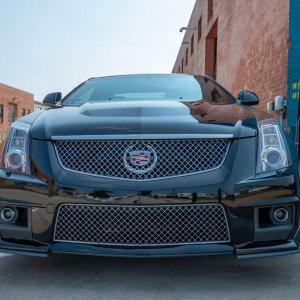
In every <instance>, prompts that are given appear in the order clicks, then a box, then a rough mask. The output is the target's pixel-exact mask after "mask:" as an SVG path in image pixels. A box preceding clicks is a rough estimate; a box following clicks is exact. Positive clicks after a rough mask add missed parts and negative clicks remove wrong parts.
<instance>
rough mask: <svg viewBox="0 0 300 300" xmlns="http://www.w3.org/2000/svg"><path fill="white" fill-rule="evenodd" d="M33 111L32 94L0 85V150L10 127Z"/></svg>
mask: <svg viewBox="0 0 300 300" xmlns="http://www.w3.org/2000/svg"><path fill="white" fill-rule="evenodd" d="M33 110H34V105H33V94H30V93H27V92H24V91H22V90H19V89H16V88H13V87H10V86H8V85H5V84H2V83H0V150H1V148H2V146H3V142H4V140H5V139H6V136H7V133H8V130H9V127H10V125H11V124H12V123H13V122H14V121H15V120H17V119H18V118H20V117H22V116H25V115H27V114H30V113H32V112H33Z"/></svg>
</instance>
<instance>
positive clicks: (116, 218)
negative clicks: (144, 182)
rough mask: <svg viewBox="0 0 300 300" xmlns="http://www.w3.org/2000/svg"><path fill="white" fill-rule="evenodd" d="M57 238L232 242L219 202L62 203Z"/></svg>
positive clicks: (114, 241) (113, 242)
mask: <svg viewBox="0 0 300 300" xmlns="http://www.w3.org/2000/svg"><path fill="white" fill-rule="evenodd" d="M54 240H55V241H63V242H77V243H89V244H102V245H141V246H142V245H174V244H196V243H197V244H198V243H217V242H229V241H230V236H229V231H228V226H227V219H226V215H225V211H224V208H223V206H222V205H220V204H199V205H160V206H115V205H110V206H108V205H106V206H104V205H86V204H63V205H61V206H60V208H59V211H58V215H57V219H56V226H55V232H54Z"/></svg>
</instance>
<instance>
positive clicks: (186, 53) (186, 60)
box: [185, 48, 189, 66]
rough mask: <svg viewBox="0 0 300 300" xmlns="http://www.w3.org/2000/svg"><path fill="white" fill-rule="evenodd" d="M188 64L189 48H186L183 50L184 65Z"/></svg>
mask: <svg viewBox="0 0 300 300" xmlns="http://www.w3.org/2000/svg"><path fill="white" fill-rule="evenodd" d="M188 63H189V48H186V50H185V65H186V66H187V64H188Z"/></svg>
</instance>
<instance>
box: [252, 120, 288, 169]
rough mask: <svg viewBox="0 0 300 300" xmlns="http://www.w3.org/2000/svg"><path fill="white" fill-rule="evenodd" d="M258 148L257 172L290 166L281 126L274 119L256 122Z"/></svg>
mask: <svg viewBox="0 0 300 300" xmlns="http://www.w3.org/2000/svg"><path fill="white" fill-rule="evenodd" d="M258 127H259V149H258V154H259V155H258V164H257V173H262V172H267V171H272V170H278V169H281V168H286V167H288V166H290V164H291V160H290V155H289V151H288V147H287V144H286V142H285V139H284V136H283V133H282V131H281V128H280V127H279V125H278V124H277V123H276V121H275V120H274V119H268V120H264V121H261V122H258Z"/></svg>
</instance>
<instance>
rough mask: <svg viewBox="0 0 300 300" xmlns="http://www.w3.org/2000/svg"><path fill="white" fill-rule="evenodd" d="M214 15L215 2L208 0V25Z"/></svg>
mask: <svg viewBox="0 0 300 300" xmlns="http://www.w3.org/2000/svg"><path fill="white" fill-rule="evenodd" d="M213 14H214V0H207V23H208V22H209V21H210V20H211V18H212V16H213Z"/></svg>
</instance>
